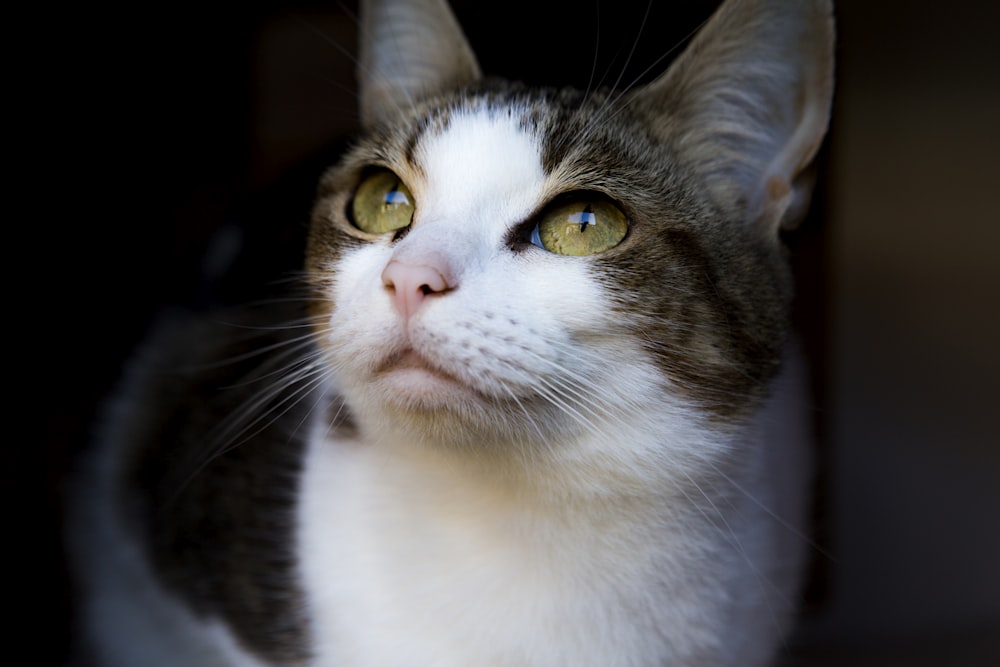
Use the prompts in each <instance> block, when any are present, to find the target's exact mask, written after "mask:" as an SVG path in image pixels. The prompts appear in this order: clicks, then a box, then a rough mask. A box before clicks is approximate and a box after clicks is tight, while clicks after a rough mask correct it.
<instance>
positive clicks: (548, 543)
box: [299, 439, 684, 665]
mask: <svg viewBox="0 0 1000 667" xmlns="http://www.w3.org/2000/svg"><path fill="white" fill-rule="evenodd" d="M397 456H400V455H399V453H398V452H391V453H388V454H387V453H386V452H385V451H384V450H382V449H380V448H378V447H372V446H368V445H364V444H360V443H353V442H338V441H331V440H323V439H316V440H315V441H314V442H312V443H311V445H310V448H309V453H308V455H307V466H306V472H305V474H304V477H303V489H302V491H303V493H302V502H301V512H300V533H299V550H300V562H301V565H302V576H303V577H304V579H305V586H304V588H305V590H308V591H310V599H309V602H308V604H309V606H310V609H309V612H310V617H311V618H312V625H313V632H314V636H315V637H316V638H317V646H316V654H317V659H318V660H317V664H322V665H325V664H338V665H340V664H357V665H368V664H372V665H377V664H393V665H410V664H412V665H428V664H434V665H468V664H490V665H493V664H495V665H517V664H529V663H530V664H603V665H613V664H617V663H616V658H615V657H614V653H615V652H616V651H617V652H619V655H621V654H622V653H620V652H621V651H631V652H632V653H633V654H635V653H636V652H637V653H638V654H640V655H641V654H643V653H647V654H649V655H653V654H655V653H656V651H657V648H656V647H655V646H653V645H652V644H653V643H655V640H656V636H655V635H654V634H651V633H650V632H649V627H648V626H650V625H652V626H656V625H661V626H662V625H663V624H664V623H665V622H666V621H667V619H665V618H663V614H668V613H672V612H669V611H668V610H666V609H664V608H660V606H659V605H658V603H657V601H656V598H655V597H653V596H651V595H649V593H648V592H649V591H650V590H653V589H655V588H656V580H657V574H656V572H662V571H663V570H664V567H665V566H668V565H669V563H668V561H669V560H670V558H669V556H668V553H669V549H667V548H664V547H665V545H664V544H663V542H662V541H657V542H658V543H657V544H655V545H654V544H650V543H649V542H648V541H647V542H646V543H645V544H643V543H642V541H641V540H640V539H639V538H638V536H637V535H636V534H635V533H636V530H637V527H635V526H622V525H612V523H611V522H610V520H607V521H605V520H603V519H601V517H600V516H599V515H592V516H590V517H589V518H588V517H586V516H583V515H581V516H579V517H576V518H574V515H573V512H572V511H570V512H568V513H567V511H566V508H546V507H541V506H536V505H532V504H531V503H530V502H529V501H527V500H526V499H524V498H517V497H511V496H510V495H508V493H506V492H505V490H504V489H503V487H502V486H495V487H493V488H488V489H486V488H482V486H477V484H476V483H475V482H474V481H473V480H469V479H463V478H462V476H461V474H460V471H458V470H457V469H456V468H450V467H449V466H448V464H447V463H446V462H442V461H438V460H434V459H433V457H430V458H424V457H421V456H413V457H406V460H405V461H400V460H398V459H396V458H395V457H397ZM649 528H650V529H651V528H652V527H651V526H650V527H649ZM639 530H640V532H641V528H640V529H639ZM664 539H665V540H666V539H669V538H667V537H665V538H664ZM677 546H678V547H680V546H681V545H677ZM681 550H682V551H683V549H681ZM668 569H669V568H668ZM670 622H671V623H674V624H677V620H676V619H674V620H672V621H670ZM680 625H684V624H683V623H681V624H680ZM651 638H652V642H651ZM605 652H606V653H605Z"/></svg>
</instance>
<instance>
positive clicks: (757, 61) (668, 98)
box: [632, 0, 834, 234]
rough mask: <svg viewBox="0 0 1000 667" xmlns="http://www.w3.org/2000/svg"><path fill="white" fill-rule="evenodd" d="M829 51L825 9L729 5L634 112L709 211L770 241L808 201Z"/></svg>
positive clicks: (809, 4)
mask: <svg viewBox="0 0 1000 667" xmlns="http://www.w3.org/2000/svg"><path fill="white" fill-rule="evenodd" d="M833 43H834V28H833V7H832V2H831V0H727V1H726V2H724V3H723V4H722V6H721V7H720V8H719V9H718V11H716V13H715V14H714V15H713V16H712V18H711V19H709V21H708V22H707V24H706V25H705V27H704V28H703V29H702V30H701V32H699V33H698V35H696V36H695V38H694V39H693V40H692V42H691V44H690V45H689V46H688V48H687V49H686V50H685V51H684V53H683V54H681V56H680V57H679V58H678V59H677V60H676V62H674V64H673V65H671V67H670V68H669V69H668V70H667V72H666V73H665V74H664V75H663V76H661V77H660V78H659V79H657V80H656V81H654V82H652V83H651V84H649V85H648V86H646V87H645V88H643V89H640V90H638V91H636V92H635V93H633V95H632V100H633V104H634V105H635V108H636V109H637V111H639V113H642V114H644V115H645V116H646V117H647V118H648V119H649V120H650V122H651V123H652V125H653V127H654V131H655V132H656V133H657V135H659V136H660V137H661V138H664V139H665V140H666V141H669V142H670V143H671V144H672V145H674V146H675V147H676V148H677V149H678V151H679V152H680V155H681V157H682V158H683V159H684V160H685V161H686V162H690V163H691V164H692V165H693V166H694V169H695V170H696V172H697V173H698V175H699V176H701V177H702V178H703V179H704V180H705V182H706V183H707V185H708V187H709V189H710V190H711V192H712V194H713V197H714V198H715V200H716V201H717V202H719V203H721V204H722V205H724V206H726V207H727V209H729V210H730V211H731V212H733V214H735V215H738V216H739V217H741V218H743V219H744V220H746V221H747V222H748V223H752V224H757V225H758V226H760V227H761V228H762V230H763V231H765V232H766V233H768V234H776V233H777V230H778V229H780V228H782V227H786V228H787V227H790V226H793V225H794V224H796V223H797V222H798V217H799V216H801V214H802V213H803V212H804V210H805V204H806V202H807V201H808V198H809V192H810V189H811V185H812V184H811V182H810V179H809V177H808V174H807V173H806V168H807V167H808V166H809V163H810V162H811V161H812V159H813V158H814V157H815V155H816V152H817V150H818V149H819V146H820V144H821V143H822V140H823V136H824V134H825V132H826V128H827V124H828V122H829V118H830V104H831V100H832V96H833Z"/></svg>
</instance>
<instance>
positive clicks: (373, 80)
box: [358, 0, 482, 127]
mask: <svg viewBox="0 0 1000 667" xmlns="http://www.w3.org/2000/svg"><path fill="white" fill-rule="evenodd" d="M360 10H361V34H360V44H359V47H360V57H359V61H358V83H359V88H360V96H361V121H362V123H363V124H364V126H365V127H372V126H374V125H375V124H377V123H378V122H380V121H382V120H385V119H386V118H387V117H389V116H392V115H393V114H395V113H396V112H398V111H399V110H400V109H405V108H408V107H410V106H412V105H413V104H414V103H415V102H416V101H418V100H419V99H421V98H422V97H425V96H427V95H431V94H434V93H438V92H443V91H445V90H448V89H451V88H456V87H458V86H462V85H465V84H468V83H472V82H474V81H476V80H478V79H479V78H481V76H482V75H481V73H480V70H479V64H478V63H477V62H476V57H475V55H474V54H473V52H472V49H471V48H470V47H469V43H468V41H466V39H465V35H464V34H463V33H462V29H461V27H459V25H458V21H457V20H456V19H455V16H454V14H452V12H451V9H449V7H448V4H447V2H446V0H367V1H366V0H362V2H361V7H360Z"/></svg>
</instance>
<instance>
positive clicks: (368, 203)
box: [351, 169, 413, 234]
mask: <svg viewBox="0 0 1000 667" xmlns="http://www.w3.org/2000/svg"><path fill="white" fill-rule="evenodd" d="M351 221H352V222H353V223H354V226H355V227H357V228H358V229H360V230H361V231H363V232H368V233H369V234H385V233H387V232H394V231H396V230H398V229H402V228H404V227H406V226H408V225H409V224H410V222H412V221H413V195H412V194H411V193H410V190H409V189H408V188H407V187H406V186H405V185H403V183H402V182H401V181H400V180H399V177H398V176H396V174H394V173H392V172H391V171H389V170H387V169H383V170H380V171H377V172H375V173H374V174H372V175H371V176H369V177H367V178H366V179H365V180H363V181H361V185H359V186H358V189H357V190H356V191H355V193H354V201H352V202H351Z"/></svg>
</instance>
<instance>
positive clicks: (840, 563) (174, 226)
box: [2, 0, 1000, 666]
mask: <svg viewBox="0 0 1000 667" xmlns="http://www.w3.org/2000/svg"><path fill="white" fill-rule="evenodd" d="M717 4H718V3H717V2H711V1H704V0H678V1H676V2H655V3H654V2H646V1H645V0H643V1H635V0H616V1H615V2H613V3H599V2H595V1H594V0H582V1H577V2H568V1H561V2H539V1H537V0H536V1H534V2H527V1H524V0H508V2H505V3H484V2H473V1H472V0H455V1H454V2H453V6H454V8H455V11H456V14H457V15H458V17H459V20H460V22H461V23H462V25H463V27H464V29H465V31H466V34H467V35H468V37H469V39H470V41H471V43H472V44H473V46H474V48H475V49H476V51H477V54H478V55H479V58H480V63H481V65H482V67H483V69H484V71H485V72H487V73H488V74H496V75H500V76H505V77H508V78H515V79H521V80H525V81H527V82H529V83H536V84H547V85H563V84H567V83H568V84H571V85H574V86H577V87H581V88H584V87H586V86H587V85H588V82H589V81H591V79H592V78H593V79H594V80H595V81H602V82H603V83H604V84H605V85H613V84H617V85H619V86H625V85H630V84H632V83H634V82H636V81H645V80H648V79H649V78H651V77H652V76H653V75H655V74H656V73H658V72H659V71H661V66H660V65H656V66H653V65H654V63H656V62H657V60H658V59H660V58H661V57H663V56H665V55H667V54H673V53H675V51H673V48H674V47H676V46H683V43H684V41H685V39H686V38H687V37H688V36H689V34H690V33H691V32H692V31H693V30H694V29H696V28H697V26H698V25H699V24H700V23H701V22H702V21H703V20H704V19H705V18H706V17H707V16H708V15H709V14H710V13H711V11H712V10H713V9H714V7H715V6H716V5H717ZM543 10H544V11H543ZM355 13H356V9H355V7H354V5H353V3H347V4H341V3H337V2H328V3H327V2H307V1H300V2H258V3H253V5H252V7H249V8H245V9H239V10H224V9H222V8H221V7H214V6H212V7H207V6H206V3H201V4H197V5H195V4H193V3H191V4H189V3H183V2H181V3H171V4H169V5H167V4H160V5H144V6H142V7H140V8H131V9H114V10H110V9H102V8H92V7H77V8H75V9H71V10H70V9H52V10H51V11H50V13H49V14H48V15H46V16H35V17H32V18H31V19H30V20H23V21H14V20H12V21H11V23H10V24H9V26H10V29H11V30H12V31H13V32H20V33H21V34H19V35H15V37H16V38H18V39H19V41H15V43H20V44H21V46H19V47H18V51H19V53H18V56H19V57H17V58H14V59H12V60H11V61H10V63H11V64H10V65H9V66H10V67H12V68H14V69H15V70H17V71H18V72H19V73H20V75H21V76H22V77H24V75H25V74H27V77H25V79H26V81H27V85H26V86H25V88H24V93H23V94H22V95H20V96H19V97H18V104H16V105H12V106H15V107H17V108H19V109H20V110H21V111H22V112H27V116H28V118H26V119H25V121H24V122H23V123H17V124H15V123H11V124H10V125H9V127H8V132H9V134H10V136H11V140H12V143H17V142H24V141H25V140H26V141H27V142H28V143H29V144H30V146H31V150H30V151H29V157H28V158H26V159H25V160H24V161H23V162H22V163H17V164H16V165H15V166H16V167H19V168H18V169H15V171H19V176H20V177H21V178H24V177H27V179H28V181H29V182H30V184H31V185H30V186H29V187H26V188H23V189H22V188H19V187H15V189H18V190H23V192H16V193H15V195H22V196H24V195H27V197H28V202H27V206H23V207H21V208H20V209H19V210H18V211H16V212H9V213H8V215H9V216H11V218H13V219H14V220H16V221H17V224H16V225H12V227H16V228H17V229H18V230H19V231H17V233H16V234H15V235H12V236H11V237H9V239H10V240H9V241H8V245H7V246H6V247H7V249H8V253H7V254H8V255H14V256H13V257H12V265H13V266H15V267H17V266H20V267H21V268H18V269H17V272H16V276H15V278H14V280H15V281H18V282H21V283H23V284H26V285H27V287H28V289H27V290H23V289H19V288H14V287H12V288H11V293H12V294H15V295H16V296H15V298H14V299H13V301H12V303H13V304H14V309H15V312H14V313H13V314H12V315H11V316H10V317H11V319H10V320H9V321H10V322H12V323H13V326H12V329H13V330H14V332H15V333H16V334H17V335H18V338H21V337H23V338H24V339H23V340H18V341H16V346H15V347H14V348H13V350H12V352H13V354H11V360H10V362H9V367H10V368H12V369H14V370H15V376H14V381H13V382H12V383H11V384H12V387H13V388H14V392H13V393H14V394H15V396H16V398H15V402H14V403H13V408H14V409H13V410H11V411H8V419H9V420H10V421H11V422H12V423H13V424H15V425H16V426H15V427H14V428H13V429H9V430H8V433H11V434H12V437H11V438H10V442H9V445H8V461H9V462H8V463H7V464H6V465H5V466H4V468H3V469H4V473H3V478H2V481H3V485H4V496H5V498H4V502H3V506H4V508H5V511H6V512H7V513H8V514H7V517H6V519H5V520H4V525H5V526H6V527H7V530H6V538H5V546H6V548H5V552H6V558H7V559H8V560H9V562H10V565H9V566H8V567H7V568H6V570H5V572H6V573H7V576H8V577H11V578H12V580H13V583H14V591H15V596H14V600H13V604H12V605H11V609H14V610H15V611H16V613H15V614H14V615H15V616H16V622H15V625H14V626H12V629H13V632H14V635H13V636H14V637H15V638H17V637H19V636H24V637H28V636H34V633H35V632H37V631H39V630H42V631H43V633H44V636H45V639H44V640H43V641H41V642H39V641H37V640H32V642H31V647H32V651H33V652H35V653H37V655H38V659H37V660H35V661H32V664H52V665H58V664H60V663H61V662H62V660H63V659H64V657H65V654H66V650H67V646H68V634H67V628H68V626H69V622H70V619H71V604H70V601H71V598H72V591H71V587H70V585H69V582H68V579H67V577H66V573H65V564H64V561H63V557H62V550H61V543H60V530H61V520H62V509H61V507H62V494H63V492H64V490H65V481H66V475H67V472H68V471H69V470H70V469H71V468H72V467H73V465H74V463H73V462H74V456H75V455H76V454H77V453H78V452H79V450H80V448H81V446H82V445H83V443H85V442H86V439H87V436H88V433H89V429H90V428H91V425H92V424H93V421H94V418H95V414H96V410H97V407H98V405H99V403H100V400H101V399H102V397H103V396H105V395H106V394H107V392H108V391H109V389H110V388H111V387H112V386H113V384H114V382H115V380H116V377H117V375H118V373H119V371H120V367H121V363H122V362H123V360H124V359H125V357H126V356H127V354H128V353H129V351H130V350H131V348H132V347H133V346H134V345H135V344H137V343H138V341H139V340H140V339H141V338H142V336H143V334H144V333H145V332H146V330H147V328H148V327H149V325H150V323H151V322H152V320H153V318H154V317H155V314H156V312H158V310H159V309H160V308H161V307H162V306H163V305H165V304H193V303H194V304H197V303H201V302H204V301H205V300H206V298H207V296H206V295H207V294H210V293H222V294H224V295H225V298H228V299H232V300H239V299H241V298H244V296H247V294H245V292H244V290H246V285H247V284H252V283H253V281H249V280H248V281H244V280H243V279H244V278H246V277H259V276H263V277H265V278H268V277H273V276H276V275H279V274H283V272H287V271H289V270H293V269H294V267H295V262H296V261H297V256H298V252H299V250H300V244H301V239H302V233H303V231H304V229H305V224H306V220H307V215H308V210H309V205H310V200H309V198H310V196H311V191H312V187H313V185H314V183H315V179H316V178H317V177H318V174H319V172H320V171H321V166H322V165H323V164H327V163H328V162H329V160H330V159H331V158H330V152H329V149H330V147H331V146H335V145H336V143H337V141H338V139H340V138H343V137H344V136H346V135H347V134H349V133H350V132H351V131H352V130H353V129H354V128H355V127H356V122H357V115H356V111H355V107H356V97H355V93H354V88H355V83H354V76H353V70H354V61H353V54H354V53H355V48H356V47H355V31H356V19H355ZM837 15H838V32H839V41H838V52H837V57H838V65H837V67H838V70H837V91H836V100H835V105H834V115H833V124H832V127H831V132H830V135H829V139H828V142H827V145H826V147H825V148H824V151H823V153H822V154H821V158H820V159H821V166H822V169H823V171H822V173H821V180H820V184H819V187H818V190H817V194H816V197H815V199H814V207H813V210H812V213H811V215H810V217H809V218H808V219H807V221H806V223H805V224H804V226H803V228H802V229H801V230H800V232H799V233H798V234H796V235H795V236H793V237H792V238H790V241H789V242H790V245H791V246H792V248H793V250H794V251H795V253H796V270H797V273H798V275H799V284H800V292H799V299H798V301H797V303H796V312H795V316H796V321H797V323H798V324H799V326H800V328H801V329H802V330H803V332H804V334H805V337H806V341H807V347H808V350H809V352H810V357H811V359H812V362H813V370H814V376H813V377H814V385H815V396H816V412H815V415H816V428H817V434H818V440H819V445H818V448H819V455H820V461H821V474H820V478H819V480H818V488H819V499H818V502H817V508H816V530H815V532H816V540H817V541H818V543H819V544H820V545H821V547H822V549H823V552H819V551H817V552H816V558H815V563H814V567H813V571H812V575H811V578H810V584H809V587H808V591H807V604H806V608H805V611H804V614H803V622H802V627H801V629H800V632H799V633H798V634H797V636H796V638H795V640H794V641H793V642H792V643H791V644H790V646H789V649H788V652H787V655H786V658H787V661H788V662H787V664H788V665H846V664H850V665H895V664H899V665H908V666H915V665H916V666H919V665H994V664H1000V565H998V564H1000V518H998V517H1000V437H998V434H997V433H998V428H997V422H998V418H997V415H998V407H997V406H998V405H1000V348H998V342H1000V307H998V305H997V303H998V300H997V296H996V294H997V291H998V287H1000V213H998V209H1000V206H998V192H1000V162H998V156H1000V128H998V119H1000V40H997V39H996V35H995V32H996V30H997V27H998V26H1000V3H995V2H992V1H991V0H967V1H965V2H957V3H954V4H952V3H942V2H932V1H931V0H911V1H908V2H906V1H903V0H880V1H879V2H868V1H866V0H841V1H840V2H838V3H837ZM644 17H645V18H644ZM595 51H596V55H595ZM669 57H670V56H669V55H667V58H666V60H663V61H662V62H664V63H665V62H666V61H667V60H669ZM651 66H653V67H652V70H649V71H648V72H647V69H648V68H650V67H651ZM22 164H23V166H20V165H22ZM17 182H18V180H15V181H14V183H15V184H16V183H17ZM35 188H38V190H36V189H35ZM21 218H26V219H24V220H23V221H22V220H21ZM234 230H237V231H236V232H234ZM25 232H26V233H27V237H26V238H22V237H21V236H20V234H22V233H25ZM220 239H231V240H232V239H242V242H243V243H242V252H241V254H240V255H239V258H240V259H239V260H238V261H237V263H236V265H235V266H236V269H237V270H236V271H235V273H234V276H233V277H231V278H228V279H223V280H220V281H219V282H217V283H215V282H213V281H212V278H213V277H214V276H213V274H212V271H211V270H210V267H211V266H212V265H213V264H212V262H211V261H209V260H207V259H206V258H212V257H217V255H218V253H219V252H222V251H224V250H225V249H226V248H232V247H235V246H233V245H232V244H228V245H227V244H226V243H222V242H220ZM12 251H15V252H12ZM17 255H21V256H20V257H18V256H17ZM25 266H27V267H31V268H24V267H25ZM206 267H209V269H207V270H206ZM15 284H16V283H15ZM990 295H993V296H990ZM22 347H26V352H25V353H23V355H22V352H21V348H22ZM25 371H26V372H25ZM22 373H23V377H22V376H21V374H22ZM23 412H26V413H27V414H26V415H22V413H23ZM25 417H27V418H25ZM22 625H23V626H24V627H25V632H27V629H31V632H32V634H31V635H28V634H24V635H21V634H20V633H19V628H20V627H21V626H22Z"/></svg>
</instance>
